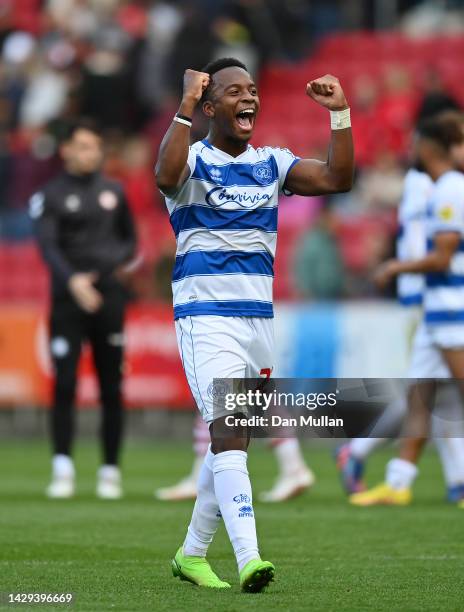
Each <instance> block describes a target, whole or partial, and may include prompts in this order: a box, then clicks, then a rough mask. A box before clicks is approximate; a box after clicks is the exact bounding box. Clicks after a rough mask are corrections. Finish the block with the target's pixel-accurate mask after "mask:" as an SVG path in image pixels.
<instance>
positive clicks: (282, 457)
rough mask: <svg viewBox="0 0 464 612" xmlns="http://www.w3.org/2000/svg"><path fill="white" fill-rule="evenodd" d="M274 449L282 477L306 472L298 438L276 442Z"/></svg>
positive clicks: (274, 442) (273, 443) (273, 444)
mask: <svg viewBox="0 0 464 612" xmlns="http://www.w3.org/2000/svg"><path fill="white" fill-rule="evenodd" d="M272 447H273V449H274V455H275V457H276V459H277V463H278V465H279V472H280V475H281V476H291V475H292V474H295V472H299V471H301V470H306V464H305V462H304V459H303V455H302V453H301V448H300V443H299V441H298V439H297V438H287V439H285V440H274V441H273V442H272Z"/></svg>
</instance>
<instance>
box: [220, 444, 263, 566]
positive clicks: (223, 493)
mask: <svg viewBox="0 0 464 612" xmlns="http://www.w3.org/2000/svg"><path fill="white" fill-rule="evenodd" d="M213 466H214V467H213V471H214V490H215V491H216V498H217V500H218V502H219V507H220V509H221V514H222V518H223V519H224V523H225V526H226V529H227V533H228V534H229V539H230V541H231V544H232V546H233V549H234V552H235V558H236V559H237V565H238V570H239V571H240V570H241V569H242V568H243V567H244V566H245V565H246V564H247V563H248V561H251V560H252V559H259V558H260V557H259V551H258V541H257V538H256V524H255V517H254V511H253V499H252V494H251V483H250V478H249V476H248V469H247V453H245V452H244V451H239V450H233V451H225V452H224V453H218V454H217V455H215V456H214V461H213Z"/></svg>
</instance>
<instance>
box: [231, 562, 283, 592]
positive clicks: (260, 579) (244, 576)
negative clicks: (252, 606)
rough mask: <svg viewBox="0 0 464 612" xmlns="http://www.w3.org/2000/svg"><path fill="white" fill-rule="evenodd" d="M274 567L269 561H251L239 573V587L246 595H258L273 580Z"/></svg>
mask: <svg viewBox="0 0 464 612" xmlns="http://www.w3.org/2000/svg"><path fill="white" fill-rule="evenodd" d="M274 574H275V567H274V566H273V565H272V563H270V562H269V561H261V559H252V560H251V561H248V563H247V564H246V565H245V567H244V568H243V569H242V571H241V572H240V586H241V588H242V591H245V592H246V593H259V592H260V591H262V590H263V589H264V588H265V587H267V585H268V584H269V583H270V582H272V581H273V580H274Z"/></svg>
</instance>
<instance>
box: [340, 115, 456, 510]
mask: <svg viewBox="0 0 464 612" xmlns="http://www.w3.org/2000/svg"><path fill="white" fill-rule="evenodd" d="M463 146H464V133H463V130H462V121H460V120H457V119H456V117H454V118H453V117H450V116H449V115H448V113H446V114H444V115H443V116H438V117H436V118H434V119H429V120H428V121H426V122H424V123H423V124H422V125H421V126H420V127H419V129H418V134H417V142H416V154H417V159H418V168H419V169H420V170H423V171H425V172H427V174H428V175H429V176H430V178H431V179H432V181H433V187H432V190H431V193H430V196H429V204H428V223H427V226H428V227H427V253H426V254H425V255H424V256H423V257H421V258H419V259H416V260H409V261H400V260H397V259H393V260H390V261H387V262H386V263H385V264H383V266H382V267H381V268H380V270H379V271H378V273H377V276H376V280H377V283H378V284H379V285H380V286H384V285H385V284H386V283H388V282H389V281H390V280H391V279H392V278H394V277H395V276H397V275H399V274H405V273H409V274H424V275H425V279H426V285H425V291H424V319H423V322H422V324H421V326H420V327H419V329H418V331H417V333H416V336H415V338H414V345H413V358H412V363H411V366H410V371H409V374H408V378H410V379H411V387H410V390H409V396H408V403H409V413H408V418H407V422H406V428H405V434H406V436H407V437H405V438H403V439H402V441H401V447H400V452H399V457H398V458H395V459H392V460H391V461H390V462H389V464H388V465H387V470H386V482H385V483H382V484H380V485H378V486H376V487H374V488H373V489H371V490H369V491H365V492H362V493H356V494H354V495H352V496H351V498H350V502H351V503H352V504H354V505H358V506H371V505H377V504H391V505H405V504H407V503H409V502H410V499H411V491H410V489H411V486H412V483H413V481H414V479H415V478H416V476H417V472H418V470H417V463H418V461H419V458H420V455H421V453H422V450H423V448H424V444H425V442H426V441H427V438H428V428H429V423H430V412H431V410H432V409H433V408H434V407H435V396H436V390H437V384H436V381H435V380H434V379H438V380H439V379H440V378H444V379H446V378H450V377H452V378H453V379H454V380H455V382H456V385H457V387H458V388H459V391H460V393H461V399H462V398H463V397H464V386H463V380H464V254H463V249H464V174H463V173H462V172H460V171H458V170H456V165H457V157H459V158H461V159H462V155H461V151H462V147H463ZM459 165H460V164H459ZM421 379H424V380H421ZM461 429H462V414H461V421H460V423H457V427H454V428H452V435H453V434H454V435H459V434H458V433H456V432H458V430H461ZM459 505H460V507H463V508H464V503H463V502H462V501H461V502H460V503H459Z"/></svg>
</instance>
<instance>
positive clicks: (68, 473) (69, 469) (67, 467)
mask: <svg viewBox="0 0 464 612" xmlns="http://www.w3.org/2000/svg"><path fill="white" fill-rule="evenodd" d="M52 470H53V476H54V478H74V476H75V469H74V463H73V460H72V459H71V457H69V456H68V455H54V456H53V459H52Z"/></svg>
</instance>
